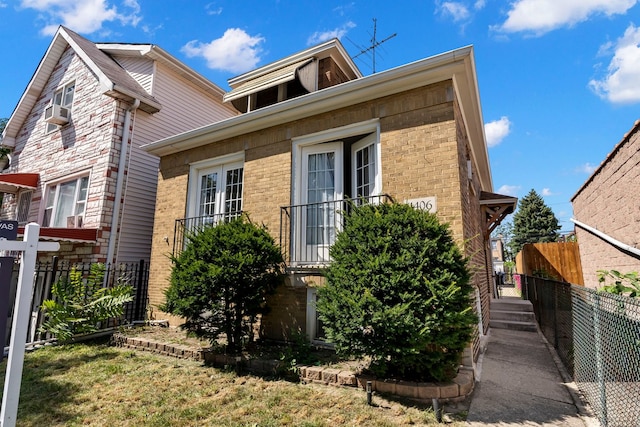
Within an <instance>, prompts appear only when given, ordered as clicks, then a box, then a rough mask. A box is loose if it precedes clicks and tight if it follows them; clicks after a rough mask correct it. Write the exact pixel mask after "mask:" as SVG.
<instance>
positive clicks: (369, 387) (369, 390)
mask: <svg viewBox="0 0 640 427" xmlns="http://www.w3.org/2000/svg"><path fill="white" fill-rule="evenodd" d="M371 399H372V392H371V381H367V405H369V406H371Z"/></svg>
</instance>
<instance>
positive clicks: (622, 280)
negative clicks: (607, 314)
mask: <svg viewBox="0 0 640 427" xmlns="http://www.w3.org/2000/svg"><path fill="white" fill-rule="evenodd" d="M598 282H599V283H600V284H601V285H602V287H601V288H600V290H601V291H602V292H607V293H610V294H616V295H625V296H628V297H631V298H640V275H638V272H637V271H632V272H629V273H620V272H619V271H617V270H611V271H609V270H598Z"/></svg>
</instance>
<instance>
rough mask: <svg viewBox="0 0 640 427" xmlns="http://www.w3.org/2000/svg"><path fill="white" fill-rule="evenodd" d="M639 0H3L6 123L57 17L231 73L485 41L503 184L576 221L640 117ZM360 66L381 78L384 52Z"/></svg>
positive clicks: (402, 60) (202, 68)
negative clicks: (316, 49)
mask: <svg viewBox="0 0 640 427" xmlns="http://www.w3.org/2000/svg"><path fill="white" fill-rule="evenodd" d="M638 3H640V0H512V1H498V0H460V1H443V0H435V1H402V0H397V1H391V2H390V1H364V0H361V1H333V0H325V1H323V2H318V1H294V0H290V1H285V0H262V1H241V2H239V1H231V0H229V1H197V0H173V1H157V0H0V38H1V39H2V40H3V43H2V45H3V55H2V57H3V61H2V65H0V82H1V83H0V117H9V116H10V115H11V113H12V111H13V109H14V108H15V106H16V103H17V102H18V100H19V99H20V96H21V95H22V92H23V91H24V89H25V88H26V86H27V84H28V82H29V80H30V78H31V76H32V74H33V72H34V70H35V69H36V67H37V65H38V63H39V61H40V59H41V58H42V56H43V55H44V53H45V51H46V49H47V47H48V45H49V43H50V41H51V37H52V35H53V33H54V32H55V30H56V28H57V26H58V25H60V24H62V25H65V26H67V27H69V28H71V29H72V30H74V31H76V32H78V33H80V34H82V35H84V36H85V37H87V38H88V39H90V40H92V41H95V42H122V43H153V44H157V45H159V46H160V47H162V48H163V49H165V50H166V51H168V52H169V53H171V54H172V55H174V56H175V57H177V58H178V59H180V60H181V61H183V62H185V63H186V64H187V65H189V66H190V67H192V68H194V69H195V70H196V71H198V72H199V73H201V74H202V75H204V76H205V77H207V78H209V79H210V80H212V81H213V82H215V83H216V84H218V85H219V86H220V87H222V88H223V89H225V90H227V89H228V85H227V79H229V78H230V77H234V76H236V75H238V74H241V73H242V72H245V71H248V70H250V69H253V68H255V67H257V66H261V65H264V64H267V63H269V62H272V61H275V60H278V59H280V58H282V57H284V56H287V55H289V54H291V53H294V52H297V51H299V50H302V49H305V48H307V47H308V46H311V45H313V44H316V43H319V42H322V41H324V40H327V39H329V38H332V37H338V38H340V39H341V41H342V43H343V44H344V46H345V48H346V49H347V51H348V52H349V53H350V54H351V55H352V56H355V55H357V54H358V53H360V52H361V51H362V50H364V49H366V48H367V47H368V46H370V45H371V43H372V38H373V28H374V19H376V20H377V33H376V39H377V40H378V41H380V40H384V39H385V38H387V37H390V36H392V35H393V34H396V36H394V37H392V38H390V39H389V40H387V41H386V42H385V43H383V44H381V45H380V46H379V47H378V48H377V49H376V51H375V52H376V55H375V60H376V61H375V62H376V71H383V70H386V69H389V68H393V67H397V66H400V65H404V64H407V63H409V62H412V61H416V60H419V59H422V58H426V57H429V56H432V55H436V54H439V53H442V52H445V51H449V50H452V49H456V48H459V47H463V46H467V45H474V49H475V58H476V68H477V74H478V82H479V88H480V98H481V102H482V110H483V116H484V121H485V132H486V135H487V142H488V144H489V158H490V161H491V168H492V173H493V185H494V191H496V192H500V193H503V194H510V195H514V196H518V197H522V196H524V195H526V194H527V193H528V192H529V190H531V189H532V188H533V189H535V190H536V191H537V192H538V193H539V194H541V195H542V196H543V197H544V199H545V201H546V203H547V204H548V205H549V206H550V207H551V208H552V209H553V210H554V212H555V213H556V216H557V217H558V219H559V220H560V224H561V226H562V230H563V231H569V230H571V229H573V225H572V223H571V222H570V221H569V218H570V217H571V215H572V210H571V203H570V199H571V197H572V196H573V195H574V194H575V192H576V191H577V190H578V188H579V187H580V186H581V185H582V183H584V181H585V180H586V179H587V178H588V177H589V175H590V174H591V172H592V171H593V170H594V168H595V167H597V166H598V165H599V164H600V162H601V161H602V160H604V158H605V157H606V155H607V154H608V153H609V152H610V151H611V149H612V148H613V147H614V146H615V144H617V143H618V142H619V141H620V140H621V139H622V138H623V136H624V135H625V133H626V132H628V131H629V130H630V129H631V127H632V126H633V124H634V122H635V121H636V120H638V119H640V114H639V111H640V5H639V4H638ZM355 61H356V64H357V65H358V66H359V67H360V69H361V71H362V72H363V74H365V75H368V74H371V73H372V71H373V69H372V63H373V56H372V55H371V51H369V52H367V53H365V54H361V55H359V56H358V57H357V58H356V59H355Z"/></svg>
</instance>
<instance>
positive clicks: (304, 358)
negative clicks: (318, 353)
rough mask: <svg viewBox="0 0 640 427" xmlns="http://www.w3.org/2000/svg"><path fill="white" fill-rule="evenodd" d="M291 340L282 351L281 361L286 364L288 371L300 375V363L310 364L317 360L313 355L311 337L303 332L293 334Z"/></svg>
mask: <svg viewBox="0 0 640 427" xmlns="http://www.w3.org/2000/svg"><path fill="white" fill-rule="evenodd" d="M290 338H291V339H290V342H289V343H288V345H287V346H286V347H285V348H284V350H283V351H281V352H280V361H281V362H282V363H283V364H284V368H285V370H286V371H287V373H292V374H295V375H298V373H299V371H300V369H299V368H298V365H308V364H312V363H314V362H315V359H314V357H313V355H312V352H313V349H312V348H311V343H310V342H309V337H308V336H307V335H306V334H303V333H301V332H294V333H292V334H291V337H290Z"/></svg>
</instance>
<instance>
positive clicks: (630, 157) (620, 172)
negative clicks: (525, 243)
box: [571, 120, 640, 288]
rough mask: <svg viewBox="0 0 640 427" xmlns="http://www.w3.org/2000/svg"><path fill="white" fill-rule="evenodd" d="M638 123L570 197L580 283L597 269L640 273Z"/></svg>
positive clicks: (592, 280)
mask: <svg viewBox="0 0 640 427" xmlns="http://www.w3.org/2000/svg"><path fill="white" fill-rule="evenodd" d="M639 182H640V120H639V121H636V123H635V124H634V125H633V127H632V128H631V130H630V131H629V132H628V133H627V134H626V135H625V136H624V137H623V138H622V140H621V141H620V142H619V143H618V144H617V145H616V146H615V147H614V148H613V150H612V151H611V153H610V154H609V155H608V156H607V157H606V158H605V159H604V161H603V162H602V163H601V164H600V166H599V167H598V168H597V169H596V170H595V171H594V172H593V173H592V174H591V176H590V177H589V178H588V179H587V180H586V181H585V183H584V184H583V185H582V186H581V187H580V189H578V191H577V192H576V194H575V195H574V196H573V197H572V198H571V203H572V205H573V213H574V219H572V221H574V223H575V224H576V237H577V240H578V246H579V248H580V260H581V263H582V272H583V276H584V284H585V286H587V287H591V288H596V287H598V286H599V285H598V274H597V271H598V270H618V271H620V272H622V273H629V272H632V271H636V272H640V194H639V193H638V183H639Z"/></svg>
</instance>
